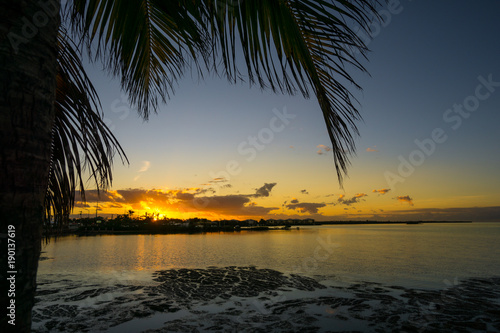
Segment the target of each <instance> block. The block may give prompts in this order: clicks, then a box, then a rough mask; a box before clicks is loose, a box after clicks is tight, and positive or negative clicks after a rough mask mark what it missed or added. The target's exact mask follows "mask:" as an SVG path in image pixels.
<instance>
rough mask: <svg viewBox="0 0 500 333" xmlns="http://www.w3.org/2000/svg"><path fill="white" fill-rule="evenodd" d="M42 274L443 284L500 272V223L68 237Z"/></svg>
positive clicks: (50, 252)
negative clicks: (211, 274)
mask: <svg viewBox="0 0 500 333" xmlns="http://www.w3.org/2000/svg"><path fill="white" fill-rule="evenodd" d="M42 251H43V252H44V253H42V257H45V258H48V259H47V260H43V261H41V262H40V265H39V269H38V277H39V278H40V279H44V278H46V275H47V274H51V275H52V274H58V275H60V276H61V277H63V276H64V275H68V276H80V277H86V278H97V279H100V280H107V279H111V280H113V279H124V276H126V277H127V279H139V280H140V279H146V280H147V279H149V278H150V275H151V273H153V272H154V271H158V270H165V269H175V268H206V267H210V266H216V267H226V266H256V267H257V268H270V269H274V270H278V271H281V272H283V273H297V274H301V275H305V276H312V277H316V278H318V279H323V280H330V281H336V282H339V283H350V282H353V281H370V282H379V283H384V284H393V285H400V286H404V287H409V288H415V287H417V288H442V287H446V284H448V283H450V282H451V283H453V281H456V280H462V279H466V278H470V277H492V276H500V223H450V224H419V225H406V224H397V225H350V226H345V225H324V226H310V227H300V229H299V230H296V229H292V230H272V231H265V232H263V231H241V232H234V233H207V234H193V235H183V234H175V235H119V236H117V235H103V236H92V237H77V236H69V237H64V238H60V239H58V240H57V241H52V242H50V243H49V244H48V245H45V246H44V247H43V248H42Z"/></svg>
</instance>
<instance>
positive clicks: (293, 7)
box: [204, 0, 378, 185]
mask: <svg viewBox="0 0 500 333" xmlns="http://www.w3.org/2000/svg"><path fill="white" fill-rule="evenodd" d="M206 2H207V3H209V4H211V5H210V6H208V8H209V9H208V10H209V12H208V14H207V15H206V20H207V22H205V23H204V24H205V25H207V26H212V27H213V28H212V31H211V33H212V37H213V39H214V40H215V42H214V43H213V51H212V52H213V54H214V55H215V58H218V57H221V58H222V64H223V66H222V67H223V71H224V74H225V75H226V76H227V77H228V79H229V80H231V81H234V80H236V79H237V78H238V77H239V76H241V74H240V69H239V68H238V66H237V55H238V52H242V53H243V56H244V58H245V63H246V71H247V73H248V74H247V75H248V77H249V80H250V81H251V82H252V83H256V84H259V85H260V86H261V87H262V88H266V87H270V88H271V89H272V90H273V91H280V92H285V93H289V94H294V93H295V92H296V91H299V92H300V93H301V94H302V95H304V96H305V97H308V96H309V94H310V90H312V92H313V93H314V94H315V95H316V98H317V100H318V103H319V106H320V108H321V110H322V112H323V117H324V119H325V122H326V127H327V131H328V134H329V136H330V140H331V143H332V146H333V149H332V151H333V157H334V164H335V168H336V170H337V176H338V179H339V182H340V184H341V185H342V180H343V176H344V175H345V174H346V173H347V167H348V165H349V156H351V155H352V154H353V153H354V152H355V142H354V137H355V136H356V135H358V134H359V132H358V130H357V127H356V121H357V120H359V119H360V118H361V117H360V114H359V112H358V110H357V108H356V105H355V103H356V99H355V98H354V96H353V94H352V93H351V91H350V90H349V88H351V87H354V88H355V89H360V87H359V85H357V84H356V82H355V81H354V79H353V77H352V76H351V75H350V73H349V70H350V69H353V68H354V69H357V70H361V71H365V69H364V67H363V66H362V64H361V63H360V62H359V60H358V59H356V57H355V55H356V54H361V55H365V52H366V51H367V48H366V45H365V44H364V42H363V40H361V39H360V38H359V37H358V34H357V33H356V32H355V30H354V27H355V26H357V27H359V28H361V29H365V30H366V29H367V27H368V24H369V23H370V22H371V20H373V19H377V18H378V16H377V14H376V6H377V4H378V2H377V1H370V0H357V1H342V0H338V1H321V0H316V1H312V0H289V1H280V0H274V1H271V0H246V1H245V0H243V1H238V2H235V1H228V0H226V1H217V0H213V1H206ZM214 68H215V69H216V70H218V68H217V66H216V65H215V63H214Z"/></svg>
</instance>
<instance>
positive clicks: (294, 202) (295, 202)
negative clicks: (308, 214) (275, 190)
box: [290, 198, 299, 204]
mask: <svg viewBox="0 0 500 333" xmlns="http://www.w3.org/2000/svg"><path fill="white" fill-rule="evenodd" d="M290 203H292V204H297V203H299V200H297V199H295V198H293V199H292V200H291V201H290Z"/></svg>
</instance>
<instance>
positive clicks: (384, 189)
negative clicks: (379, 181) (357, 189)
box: [372, 188, 391, 194]
mask: <svg viewBox="0 0 500 333" xmlns="http://www.w3.org/2000/svg"><path fill="white" fill-rule="evenodd" d="M390 190H391V189H390V188H381V189H380V190H373V191H372V192H373V193H378V194H386V193H387V192H389V191H390Z"/></svg>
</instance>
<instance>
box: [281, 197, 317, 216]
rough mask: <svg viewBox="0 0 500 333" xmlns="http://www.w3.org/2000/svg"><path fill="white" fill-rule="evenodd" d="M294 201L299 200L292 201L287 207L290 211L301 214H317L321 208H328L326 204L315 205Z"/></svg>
mask: <svg viewBox="0 0 500 333" xmlns="http://www.w3.org/2000/svg"><path fill="white" fill-rule="evenodd" d="M293 201H297V200H296V199H295V200H292V201H291V203H290V204H288V205H286V207H287V208H288V209H294V210H297V211H298V212H300V213H309V214H317V213H318V209H319V208H322V207H325V206H326V204H324V203H313V202H301V203H299V202H297V203H293Z"/></svg>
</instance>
